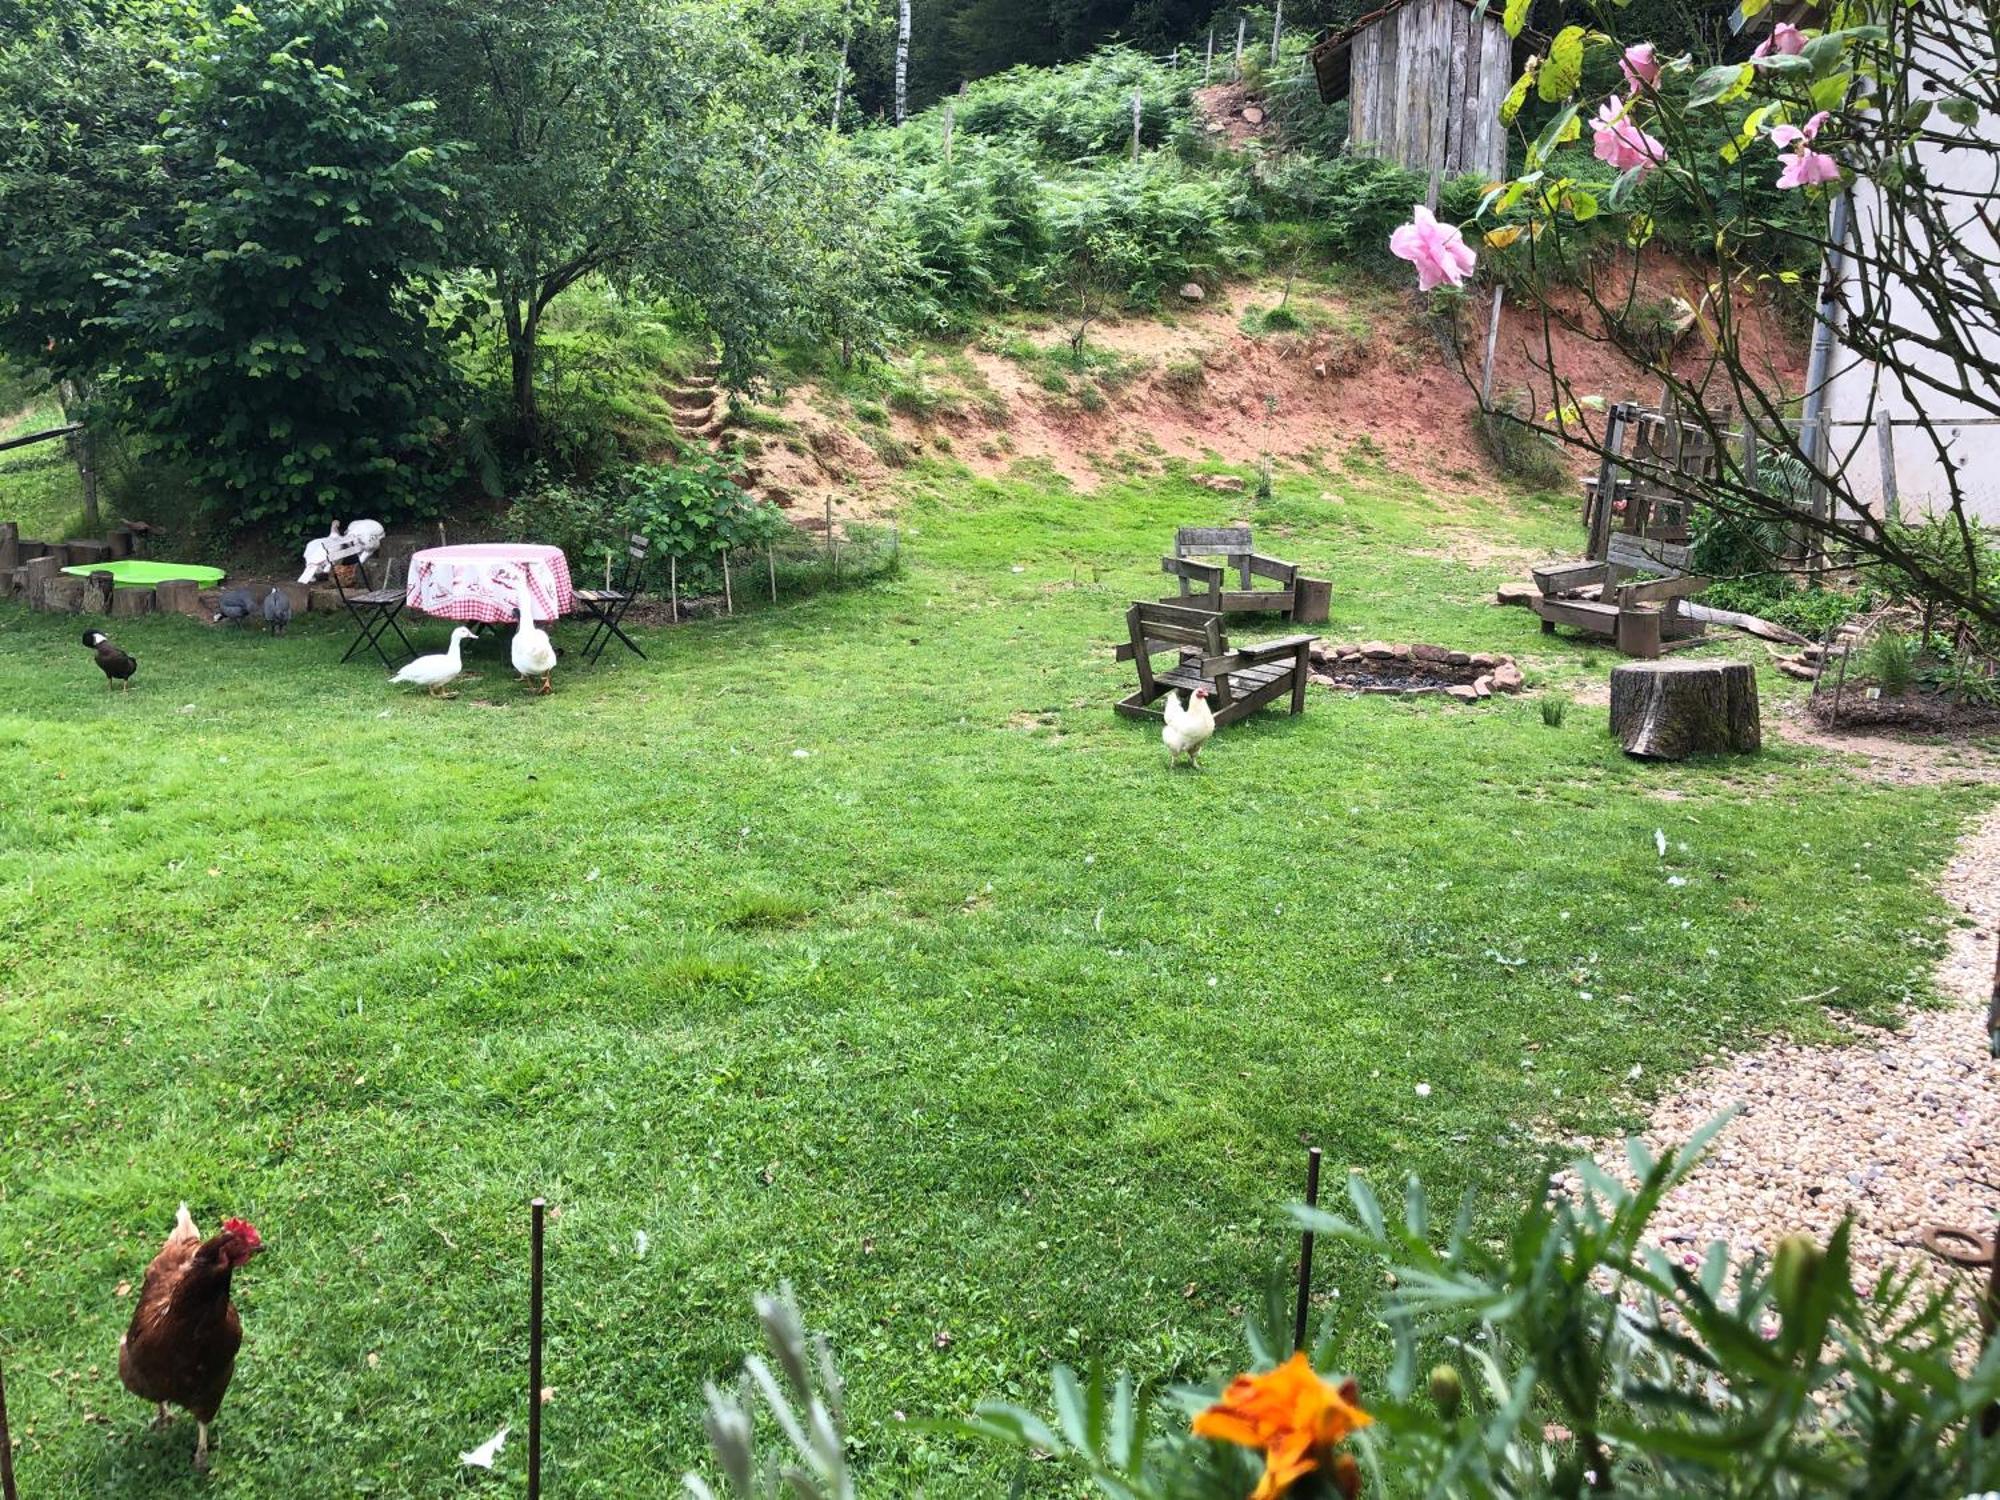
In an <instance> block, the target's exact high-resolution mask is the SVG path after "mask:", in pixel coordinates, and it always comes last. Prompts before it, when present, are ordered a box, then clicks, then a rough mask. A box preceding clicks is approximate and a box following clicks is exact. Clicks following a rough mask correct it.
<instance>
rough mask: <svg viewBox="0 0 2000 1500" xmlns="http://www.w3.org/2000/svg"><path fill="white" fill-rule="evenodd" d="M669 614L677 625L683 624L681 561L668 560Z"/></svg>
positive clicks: (673, 558) (675, 558)
mask: <svg viewBox="0 0 2000 1500" xmlns="http://www.w3.org/2000/svg"><path fill="white" fill-rule="evenodd" d="M667 613H668V614H669V615H670V616H671V617H672V622H673V623H674V624H676V625H678V624H680V622H681V560H680V559H679V558H678V557H670V558H668V559H667Z"/></svg>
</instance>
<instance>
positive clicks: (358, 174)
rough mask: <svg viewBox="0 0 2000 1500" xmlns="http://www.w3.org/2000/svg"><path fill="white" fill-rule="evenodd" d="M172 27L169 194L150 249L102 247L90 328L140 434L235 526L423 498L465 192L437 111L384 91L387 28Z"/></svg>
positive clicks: (327, 10)
mask: <svg viewBox="0 0 2000 1500" xmlns="http://www.w3.org/2000/svg"><path fill="white" fill-rule="evenodd" d="M156 14H158V15H160V16H161V17H163V18H165V19H169V20H171V21H173V23H174V25H173V28H172V31H171V33H170V41H171V46H170V47H168V48H165V49H163V51H164V57H163V58H162V60H160V61H158V62H157V63H156V64H155V66H156V67H157V68H158V69H159V70H160V71H161V72H162V74H163V75H164V77H165V80H166V85H167V98H166V106H165V108H164V109H163V110H162V111H161V114H160V117H159V136H158V142H157V145H156V146H155V147H153V148H152V149H151V150H150V151H149V153H148V155H149V159H150V161H151V164H152V171H153V173H154V175H155V178H156V179H157V182H158V183H159V184H162V185H165V186H166V187H167V188H168V189H169V190H171V192H172V193H173V194H174V202H173V205H172V209H171V212H170V213H169V214H168V215H167V221H166V222H165V223H164V224H163V225H161V226H159V230H158V233H157V235H156V236H152V237H153V238H155V239H156V242H155V243H150V244H149V243H146V242H145V239H146V238H147V237H137V242H136V243H127V244H123V245H118V246H115V247H114V248H112V249H111V250H110V251H109V252H108V253H106V254H105V256H104V259H103V260H102V262H101V263H100V264H101V265H102V267H103V268H102V269H101V270H99V271H98V273H97V277H96V279H97V281H98V282H99V283H100V284H101V285H102V286H103V288H104V289H105V294H106V295H107V296H108V298H109V305H108V307H106V308H105V310H104V311H103V312H102V313H101V314H99V315H98V317H97V318H94V319H90V320H86V330H92V329H101V330H102V333H103V336H104V338H105V339H106V340H107V341H109V342H108V343H107V346H106V347H105V350H104V353H105V356H106V357H107V358H112V359H114V360H115V363H114V364H113V366H112V368H113V370H114V372H115V374H116V377H117V379H118V382H119V384H120V386H121V388H122V391H123V392H124V394H125V397H126V405H127V406H128V408H129V410H130V412H131V414H132V416H133V418H134V420H135V421H136V422H138V423H139V424H140V425H142V426H143V427H145V428H146V429H147V430H150V431H151V432H153V433H154V434H156V435H157V436H158V437H159V438H160V439H161V441H162V442H163V443H164V444H165V445H166V447H167V449H168V450H169V451H170V452H172V453H174V454H175V455H177V456H178V457H179V458H181V459H182V460H183V461H184V463H185V465H186V467H187V469H188V471H189V472H190V474H191V475H192V477H193V478H194V479H195V480H196V481H197V482H198V483H206V484H208V485H211V486H214V487H215V488H216V489H218V490H221V491H222V492H224V493H226V494H227V495H229V496H231V497H232V498H233V501H234V504H233V506H232V510H233V513H234V518H235V519H237V520H239V521H251V520H258V519H262V518H266V517H276V516H289V517H296V518H299V519H305V518H307V517H312V518H314V519H323V518H325V517H326V516H328V515H339V514H352V513H353V512H354V511H355V510H356V509H363V510H375V511H388V512H394V511H396V510H398V509H408V508H410V507H411V506H413V505H415V504H418V503H419V502H420V501H421V499H422V498H423V496H424V494H425V492H426V486H427V485H429V484H431V483H432V481H434V480H435V478H436V477H437V470H436V466H435V463H434V456H435V454H434V450H435V444H436V440H437V438H438V437H439V436H440V435H441V429H440V424H439V422H438V419H437V416H436V413H437V411H438V409H439V405H440V401H441V399H442V397H443V396H444V395H445V394H446V392H447V391H448V388H449V383H450V379H451V376H450V366H449V363H448V361H447V360H446V358H445V356H444V349H443V330H442V329H441V328H439V327H438V325H437V324H436V323H435V321H434V320H433V319H432V317H431V313H430V306H431V302H432V298H433V295H434V291H435V287H436V282H437V277H438V275H439V265H438V256H439V254H440V252H441V251H442V249H443V246H444V239H443V228H444V226H443V218H442V216H443V214H444V213H445V212H446V211H447V209H448V205H449V201H450V190H449V187H448V184H447V181H446V175H445V169H446V163H447V153H446V152H445V151H444V150H443V149H442V148H440V147H438V146H436V145H434V144H433V143H432V140H431V136H430V131H429V128H428V124H427V113H428V112H427V111H425V110H423V109H421V108H419V107H416V106H410V105H395V104H391V103H388V102H385V100H384V99H383V98H382V96H381V95H380V94H379V93H378V92H376V90H375V89H374V87H373V83H374V78H373V75H372V72H371V69H370V64H369V61H368V58H367V56H366V54H365V51H364V47H365V44H366V43H367V42H368V41H369V40H370V39H371V37H372V36H375V35H379V33H380V30H381V26H382V22H381V20H380V19H379V17H377V16H375V15H374V14H372V13H371V12H369V11H367V10H365V9H360V8H350V7H347V6H343V5H325V6H321V7H316V8H315V9H313V10H312V11H310V12H295V11H288V10H285V9H282V8H281V9H276V10H273V11H271V12H270V13H269V14H268V19H267V18H261V17H259V16H257V15H256V14H254V13H252V12H251V11H250V10H249V9H248V8H247V7H244V6H238V7H237V8H236V9H235V10H233V11H231V12H229V13H227V14H225V15H222V16H221V17H220V18H219V19H211V18H209V17H206V16H204V15H202V14H201V13H199V12H197V11H193V10H188V9H181V10H179V11H178V12H177V13H176V12H172V11H161V12H158V13H156ZM91 336H92V337H93V338H94V337H95V336H96V335H95V334H94V333H93V334H92V335H91Z"/></svg>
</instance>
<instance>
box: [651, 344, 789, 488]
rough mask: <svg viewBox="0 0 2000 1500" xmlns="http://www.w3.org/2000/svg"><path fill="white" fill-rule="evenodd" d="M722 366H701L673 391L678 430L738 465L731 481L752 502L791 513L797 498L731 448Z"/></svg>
mask: <svg viewBox="0 0 2000 1500" xmlns="http://www.w3.org/2000/svg"><path fill="white" fill-rule="evenodd" d="M721 374H722V371H721V368H720V366H718V365H716V364H715V363H714V362H713V361H710V362H709V363H707V364H704V365H698V366H696V367H695V369H694V371H693V372H692V374H691V375H690V377H689V379H688V380H687V381H686V382H685V383H684V384H681V385H677V386H674V387H672V388H670V389H669V390H668V391H667V393H666V395H667V405H668V407H669V408H670V409H671V410H672V412H673V423H674V430H675V431H676V432H678V433H679V434H680V435H681V436H682V437H683V438H686V439H687V440H688V441H689V442H692V443H700V444H702V445H703V446H705V447H706V448H707V449H708V450H709V451H710V452H711V453H713V454H715V456H716V457H718V458H720V459H722V460H723V461H724V462H725V463H727V462H732V461H734V462H736V468H735V469H734V471H733V472H731V474H730V476H729V482H730V483H731V484H733V485H735V486H736V487H737V488H738V489H740V490H742V491H743V492H744V493H745V494H747V495H749V496H750V497H751V498H752V499H755V500H763V501H765V502H766V503H768V504H771V505H775V506H777V507H778V509H780V510H790V509H791V508H792V506H793V504H794V503H795V502H796V499H797V497H796V496H795V495H793V493H792V492H791V491H790V490H788V489H785V488H783V487H782V486H779V485H774V484H770V483H768V482H767V478H766V475H765V473H764V471H763V469H762V468H760V467H759V466H758V465H756V464H754V463H745V462H741V457H742V455H740V454H738V453H737V452H736V451H735V450H734V449H733V448H731V447H730V446H729V444H728V443H727V441H726V439H727V438H728V436H729V430H730V429H729V407H728V402H727V399H726V397H725V395H724V392H723V390H722V388H721V387H720V386H719V385H718V384H717V383H716V382H717V381H718V380H719V379H720V377H721Z"/></svg>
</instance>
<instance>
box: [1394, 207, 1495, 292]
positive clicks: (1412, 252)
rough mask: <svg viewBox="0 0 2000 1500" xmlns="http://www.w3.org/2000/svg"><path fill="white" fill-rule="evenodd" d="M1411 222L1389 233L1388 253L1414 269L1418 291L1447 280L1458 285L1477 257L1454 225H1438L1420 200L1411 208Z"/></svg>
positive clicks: (1426, 289) (1426, 290)
mask: <svg viewBox="0 0 2000 1500" xmlns="http://www.w3.org/2000/svg"><path fill="white" fill-rule="evenodd" d="M1410 214H1411V219H1410V222H1409V223H1407V224H1405V225H1403V227H1402V228H1400V229H1398V230H1397V231H1396V232H1395V233H1394V234H1392V235H1390V236H1389V252H1390V254H1392V255H1395V256H1397V257H1399V258H1400V259H1403V260H1407V261H1409V262H1410V263H1412V264H1413V265H1415V266H1416V268H1417V290H1418V291H1422V292H1428V291H1430V290H1431V289H1432V288H1433V287H1438V286H1442V285H1443V284H1444V283H1445V282H1447V281H1448V282H1450V283H1451V284H1452V285H1453V286H1459V285H1461V284H1462V283H1463V282H1464V281H1465V278H1466V276H1467V275H1468V274H1470V272H1471V270H1472V267H1473V264H1474V263H1475V261H1477V259H1478V257H1477V256H1475V255H1474V254H1473V253H1472V247H1471V246H1470V245H1468V244H1466V243H1465V236H1464V235H1462V234H1460V233H1459V232H1458V227H1457V226H1456V225H1453V224H1440V223H1438V221H1437V219H1436V217H1435V216H1434V215H1433V214H1432V213H1431V211H1430V210H1429V209H1427V208H1425V207H1424V206H1423V205H1422V204H1421V203H1419V204H1417V205H1416V207H1414V208H1413V209H1411V210H1410Z"/></svg>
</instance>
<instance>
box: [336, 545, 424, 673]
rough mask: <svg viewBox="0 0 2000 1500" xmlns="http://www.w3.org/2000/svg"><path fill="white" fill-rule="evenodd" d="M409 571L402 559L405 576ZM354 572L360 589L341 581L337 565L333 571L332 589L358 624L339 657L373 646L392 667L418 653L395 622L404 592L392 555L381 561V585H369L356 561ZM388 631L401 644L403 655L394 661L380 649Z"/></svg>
mask: <svg viewBox="0 0 2000 1500" xmlns="http://www.w3.org/2000/svg"><path fill="white" fill-rule="evenodd" d="M409 570H410V565H409V562H408V560H407V559H405V561H404V563H403V573H404V576H405V577H406V578H407V576H408V574H409ZM355 571H356V572H357V573H359V574H360V575H361V585H362V586H361V587H360V588H359V589H350V588H348V587H347V586H346V585H345V584H344V583H342V582H341V580H340V572H341V570H340V569H339V568H335V569H334V570H333V586H334V589H335V590H336V591H337V592H338V593H339V594H340V602H341V603H342V604H344V605H345V606H346V607H347V612H348V613H349V614H350V615H352V616H353V617H354V623H355V625H356V626H357V627H358V633H357V634H356V635H355V637H354V642H353V644H352V645H350V646H349V647H348V648H347V654H346V655H345V656H343V657H341V660H342V661H343V662H347V661H352V660H353V659H354V657H355V654H356V653H357V652H360V651H362V650H364V649H372V650H373V651H374V652H375V654H376V655H377V656H379V657H381V658H382V665H383V666H385V667H388V668H390V669H391V670H394V669H395V668H396V667H399V666H401V665H402V664H403V662H405V661H409V660H411V659H412V658H414V657H415V656H416V654H417V648H416V647H415V646H412V645H411V644H410V638H409V637H408V636H406V635H404V634H403V627H402V626H401V625H400V624H398V623H397V621H396V616H398V615H400V614H401V613H402V612H403V604H404V599H405V591H404V590H403V589H401V588H398V587H397V586H396V561H395V559H394V558H389V559H387V560H386V561H384V562H383V564H382V586H381V587H380V588H374V587H371V586H370V585H369V583H368V570H367V569H366V568H364V567H362V566H361V565H360V564H359V563H357V564H355ZM390 631H394V632H395V636H396V639H397V640H399V641H401V642H402V643H403V656H402V658H401V659H400V660H397V661H392V660H390V658H389V653H388V652H387V651H385V650H384V649H383V648H382V637H383V636H384V635H385V634H387V633H388V632H390Z"/></svg>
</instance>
